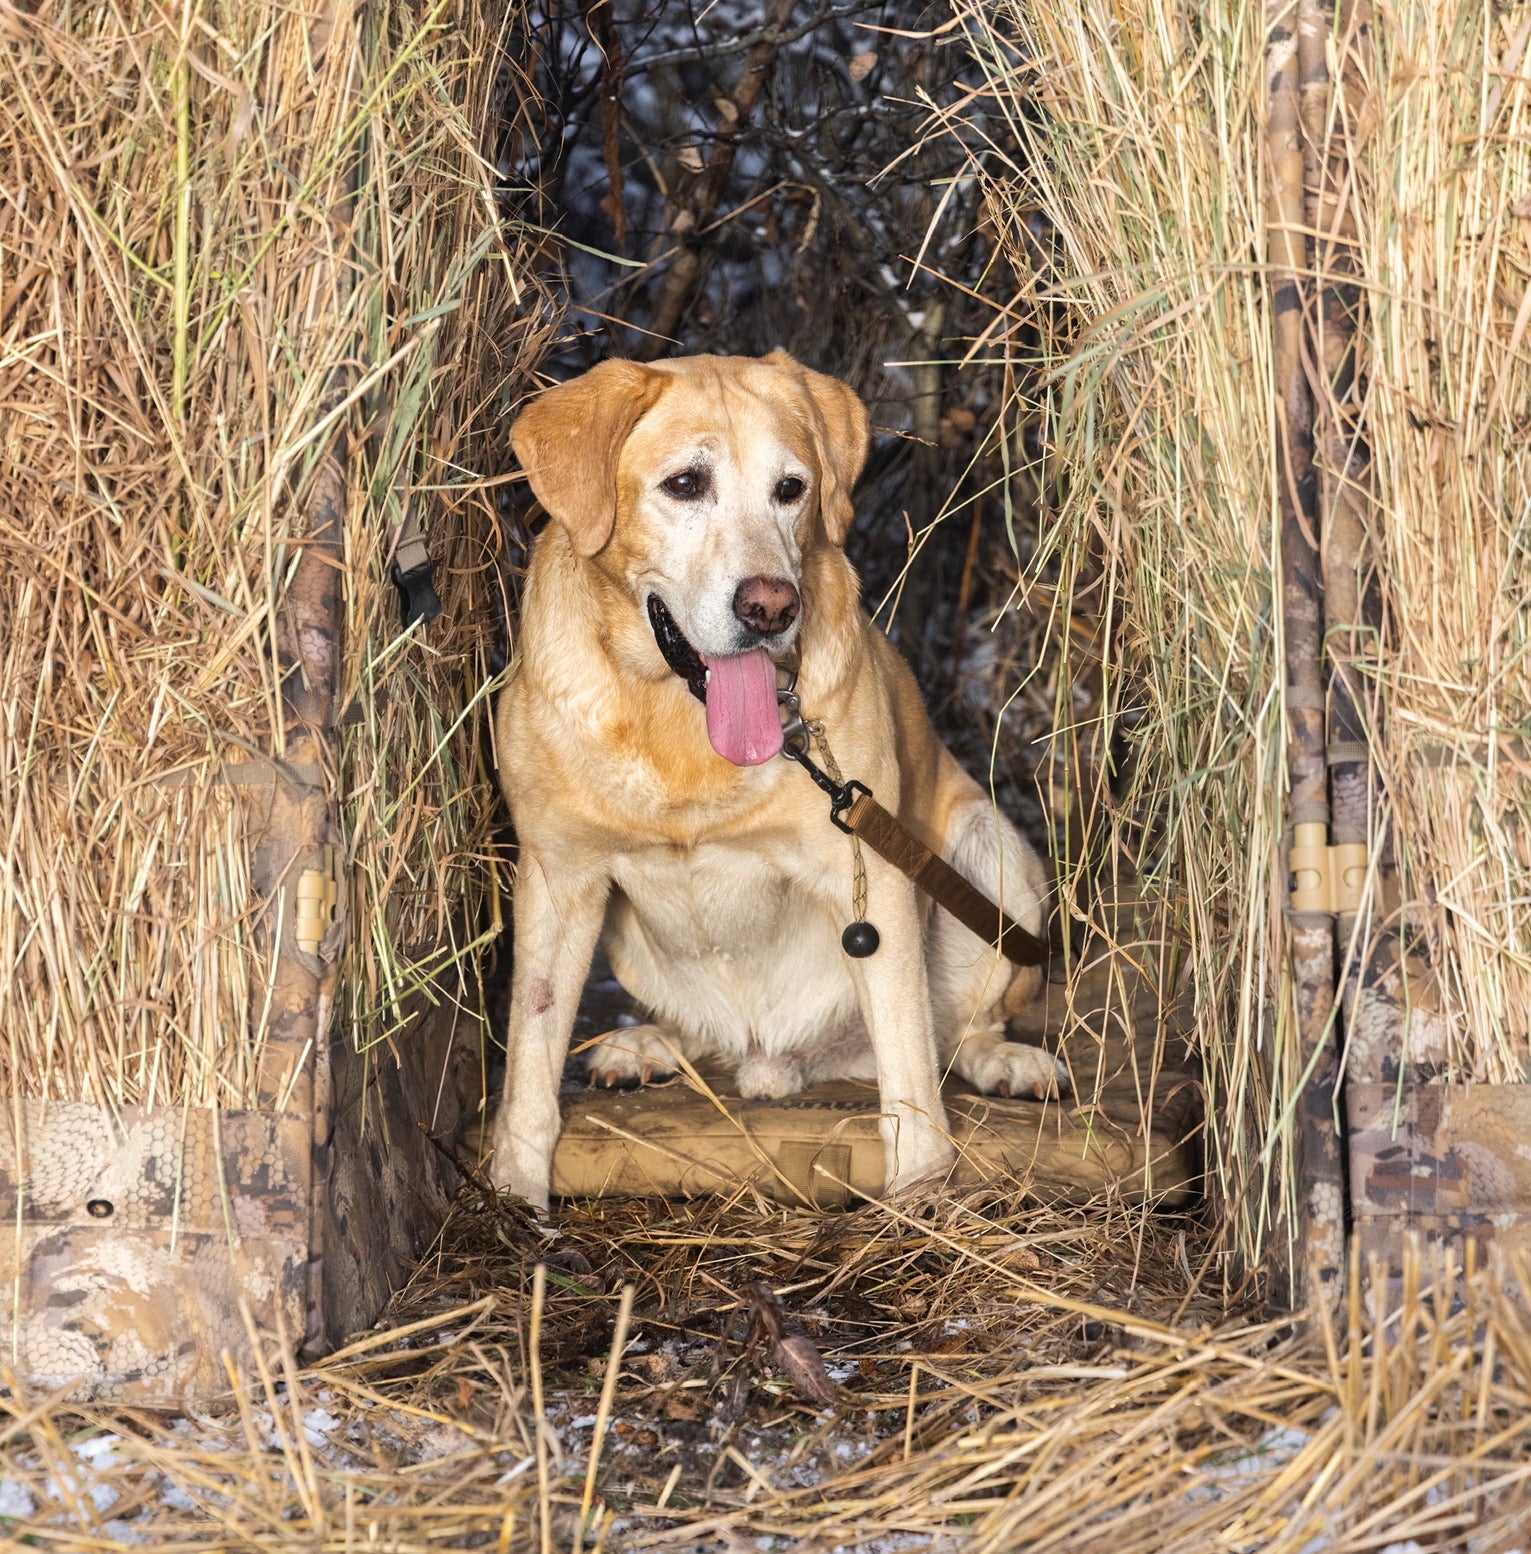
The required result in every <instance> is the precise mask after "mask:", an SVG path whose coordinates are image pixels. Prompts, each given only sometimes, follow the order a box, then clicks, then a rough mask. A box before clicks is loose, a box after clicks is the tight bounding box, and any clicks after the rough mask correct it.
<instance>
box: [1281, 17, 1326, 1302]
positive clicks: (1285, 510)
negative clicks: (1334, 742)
mask: <svg viewBox="0 0 1531 1554" xmlns="http://www.w3.org/2000/svg"><path fill="white" fill-rule="evenodd" d="M1299 22H1300V9H1299V4H1298V0H1271V3H1270V4H1269V5H1268V6H1267V8H1266V85H1267V97H1266V143H1267V151H1268V155H1269V158H1270V167H1269V176H1270V196H1269V206H1268V211H1267V234H1268V235H1267V253H1266V259H1267V266H1268V275H1269V280H1268V285H1269V289H1270V298H1271V320H1272V328H1273V331H1274V339H1273V345H1274V371H1275V377H1276V401H1277V414H1276V458H1277V471H1276V483H1277V499H1278V506H1279V511H1280V519H1281V616H1282V634H1283V649H1284V667H1285V686H1284V703H1285V708H1286V718H1287V774H1288V782H1289V787H1290V793H1289V816H1288V818H1289V822H1290V833H1289V839H1288V841H1289V846H1294V845H1297V844H1299V843H1303V844H1308V845H1312V844H1315V843H1316V844H1317V845H1319V846H1323V845H1324V843H1325V842H1326V841H1327V837H1328V827H1329V795H1328V770H1327V766H1326V728H1325V710H1326V702H1325V696H1324V673H1323V628H1324V610H1323V594H1324V590H1323V571H1322V566H1321V561H1320V553H1319V523H1318V490H1317V475H1316V471H1315V469H1314V465H1313V396H1312V393H1311V389H1310V385H1309V382H1308V376H1307V372H1306V370H1305V366H1304V355H1305V344H1306V341H1305V335H1306V333H1307V329H1306V317H1305V308H1304V291H1305V289H1306V287H1305V277H1306V276H1307V275H1308V274H1309V273H1310V263H1309V256H1308V239H1307V235H1306V234H1307V227H1308V212H1307V205H1306V200H1305V197H1304V174H1305V159H1304V156H1303V140H1304V136H1303V115H1302V106H1301V105H1302V97H1303V92H1302V75H1301V64H1302V60H1301V58H1300V56H1299V36H1298V35H1299ZM1309 62H1310V64H1311V63H1312V62H1311V59H1310V61H1309ZM1319 62H1320V63H1321V62H1322V55H1320V61H1319ZM1286 926H1287V946H1288V953H1289V956H1290V987H1291V997H1292V999H1293V1001H1294V1009H1295V1015H1296V1023H1297V1035H1298V1042H1299V1054H1298V1057H1299V1062H1300V1064H1301V1072H1302V1092H1301V1095H1300V1096H1299V1098H1298V1103H1297V1111H1296V1137H1295V1140H1294V1145H1295V1148H1294V1161H1293V1164H1294V1168H1295V1172H1296V1179H1297V1197H1298V1201H1297V1215H1298V1220H1297V1225H1296V1227H1295V1229H1296V1236H1295V1239H1294V1245H1293V1265H1294V1266H1293V1274H1294V1288H1293V1292H1292V1293H1293V1297H1294V1304H1300V1303H1307V1302H1310V1301H1311V1300H1313V1299H1315V1298H1322V1297H1323V1295H1324V1293H1325V1292H1329V1291H1337V1290H1338V1289H1339V1287H1340V1282H1341V1281H1340V1277H1339V1274H1340V1270H1341V1268H1342V1267H1343V1265H1344V1247H1345V1221H1344V1175H1343V1159H1342V1154H1341V1146H1340V1137H1339V1129H1338V1127H1337V1124H1336V1107H1335V1085H1336V1080H1337V1075H1338V1052H1337V1049H1336V1044H1335V1040H1334V1031H1333V1016H1334V1012H1335V1010H1334V972H1335V965H1334V922H1333V918H1332V917H1331V916H1330V915H1329V914H1327V913H1325V912H1321V911H1298V910H1295V909H1294V910H1289V912H1288V914H1287V920H1286Z"/></svg>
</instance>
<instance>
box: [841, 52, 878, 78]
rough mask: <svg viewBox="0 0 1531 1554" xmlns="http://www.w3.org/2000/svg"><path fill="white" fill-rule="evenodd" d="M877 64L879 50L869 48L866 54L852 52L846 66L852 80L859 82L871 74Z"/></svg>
mask: <svg viewBox="0 0 1531 1554" xmlns="http://www.w3.org/2000/svg"><path fill="white" fill-rule="evenodd" d="M876 64H877V50H876V49H868V50H867V51H866V53H864V54H852V55H851V57H850V62H849V63H848V64H847V65H846V67H845V68H846V69H847V70H848V71H849V72H850V77H851V80H852V81H855V82H857V83H858V84H859V83H860V82H862V81H865V80H866V78H867V77H868V76H869V75H871V73H872V71H873V69H874V68H875V67H876Z"/></svg>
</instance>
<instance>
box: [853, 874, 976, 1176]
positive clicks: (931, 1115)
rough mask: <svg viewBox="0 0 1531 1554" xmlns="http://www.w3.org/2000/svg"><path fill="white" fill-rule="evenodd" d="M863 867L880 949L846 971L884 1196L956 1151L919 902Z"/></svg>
mask: <svg viewBox="0 0 1531 1554" xmlns="http://www.w3.org/2000/svg"><path fill="white" fill-rule="evenodd" d="M866 868H867V884H868V887H869V898H870V900H871V902H872V903H873V908H872V911H871V913H870V914H869V915H870V916H871V917H872V919H873V921H874V922H875V924H876V926H877V929H878V933H879V936H880V944H879V947H878V949H877V951H876V953H875V954H873V955H872V956H870V957H869V958H867V959H865V960H852V961H851V962H850V967H851V975H852V977H853V979H854V980H855V983H856V997H857V1001H858V1003H859V1004H860V1007H861V1018H862V1021H863V1022H864V1023H865V1025H866V1028H867V1034H868V1036H869V1037H870V1038H871V1042H872V1056H873V1059H874V1060H875V1062H876V1064H877V1089H878V1099H879V1105H880V1107H881V1112H882V1116H881V1120H880V1122H879V1128H880V1130H881V1132H882V1142H883V1157H884V1162H885V1173H884V1181H885V1182H886V1188H885V1190H886V1191H887V1192H890V1193H891V1192H898V1191H900V1190H901V1189H903V1188H905V1187H908V1186H910V1185H911V1184H912V1183H914V1182H916V1181H918V1180H920V1179H921V1178H922V1177H927V1176H930V1175H931V1174H932V1173H934V1172H937V1171H941V1170H944V1169H945V1167H946V1166H948V1165H949V1164H950V1163H951V1161H952V1159H953V1158H954V1156H955V1154H956V1151H955V1149H954V1148H953V1146H952V1142H951V1139H950V1137H949V1135H948V1130H947V1126H946V1110H945V1108H944V1107H943V1106H942V1104H941V1073H940V1068H939V1066H938V1063H937V1059H936V1038H935V1029H934V1025H933V1023H932V1020H931V1008H930V985H929V981H928V979H927V974H926V968H925V945H924V932H923V928H922V925H921V918H920V903H919V897H918V895H917V893H916V891H915V888H914V886H913V885H912V884H910V882H909V881H908V880H907V879H906V878H905V877H904V876H903V875H902V874H900V873H899V872H898V871H897V870H896V869H894V868H892V867H891V866H889V865H888V864H885V863H884V862H883V861H882V860H881V859H880V858H873V857H869V858H868V859H867V860H866Z"/></svg>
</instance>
